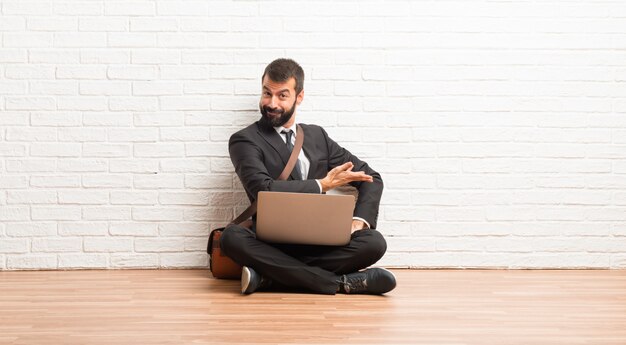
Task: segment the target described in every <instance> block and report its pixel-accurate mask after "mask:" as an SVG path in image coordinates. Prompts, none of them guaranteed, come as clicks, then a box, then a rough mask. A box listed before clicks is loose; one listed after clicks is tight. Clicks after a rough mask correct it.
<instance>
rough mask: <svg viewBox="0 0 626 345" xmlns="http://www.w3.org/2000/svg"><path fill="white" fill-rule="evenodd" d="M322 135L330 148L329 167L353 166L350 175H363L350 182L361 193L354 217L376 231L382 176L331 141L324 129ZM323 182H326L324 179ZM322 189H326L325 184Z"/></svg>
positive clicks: (381, 191)
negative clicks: (365, 222) (364, 221)
mask: <svg viewBox="0 0 626 345" xmlns="http://www.w3.org/2000/svg"><path fill="white" fill-rule="evenodd" d="M322 133H323V134H324V137H325V139H326V143H327V147H328V157H329V160H328V164H329V167H330V168H332V169H337V168H339V169H340V170H341V169H342V168H343V167H347V168H349V167H350V166H352V167H351V168H350V169H349V172H350V173H352V174H361V175H362V177H361V178H354V177H353V178H352V182H349V184H350V185H352V186H353V187H355V188H356V189H357V190H358V191H359V196H358V198H357V201H356V206H355V208H354V213H353V215H354V217H357V218H362V219H364V220H366V221H367V222H368V223H369V224H370V227H371V228H372V229H375V228H376V221H377V219H378V208H379V206H380V198H381V196H382V193H383V180H382V178H381V177H380V174H379V173H377V172H376V171H374V170H373V169H372V168H370V167H369V165H367V163H366V162H364V161H361V160H360V159H359V158H358V157H356V156H355V155H353V154H351V153H350V152H349V151H348V150H346V149H344V148H343V147H341V146H339V145H338V144H337V143H336V142H335V141H333V140H332V139H330V137H329V136H328V134H327V133H326V131H325V130H324V129H323V128H322ZM332 171H333V170H331V172H329V174H328V175H331V173H332ZM327 177H328V176H327ZM366 177H369V178H366ZM321 181H324V179H322V180H321ZM322 187H324V183H323V182H322Z"/></svg>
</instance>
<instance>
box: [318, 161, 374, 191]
mask: <svg viewBox="0 0 626 345" xmlns="http://www.w3.org/2000/svg"><path fill="white" fill-rule="evenodd" d="M352 168H354V164H352V162H348V163H344V164H342V165H340V166H338V167H335V168H333V169H332V170H331V171H329V172H328V174H326V177H324V178H323V179H321V180H319V181H320V184H321V185H322V192H327V191H329V190H331V189H333V188H335V187H339V186H343V185H346V184H348V183H350V182H354V181H362V182H373V181H374V179H373V178H372V176H370V175H367V174H365V172H364V171H356V172H355V171H352Z"/></svg>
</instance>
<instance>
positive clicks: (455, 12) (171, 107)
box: [0, 0, 626, 270]
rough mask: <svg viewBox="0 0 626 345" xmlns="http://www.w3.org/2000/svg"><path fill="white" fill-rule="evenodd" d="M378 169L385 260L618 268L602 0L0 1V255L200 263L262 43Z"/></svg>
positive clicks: (28, 263) (246, 112)
mask: <svg viewBox="0 0 626 345" xmlns="http://www.w3.org/2000/svg"><path fill="white" fill-rule="evenodd" d="M283 56H287V57H292V58H294V59H296V60H297V61H299V62H300V63H301V64H302V65H303V67H304V69H305V73H306V82H305V95H306V96H305V101H304V103H303V104H302V106H301V108H300V109H299V119H300V120H301V121H303V122H308V123H317V124H321V125H323V126H325V127H326V128H327V130H328V132H329V133H330V134H331V136H333V137H334V138H335V139H336V140H337V141H339V142H340V143H342V144H343V145H344V146H345V147H346V148H348V149H349V150H351V151H352V152H354V153H355V154H357V155H358V156H360V157H362V158H364V159H366V160H367V161H368V162H369V163H370V164H371V165H372V166H373V167H374V168H375V169H377V170H378V171H379V172H381V173H382V175H383V179H384V181H385V186H386V189H385V192H384V196H383V200H382V206H381V213H380V223H379V224H380V225H379V228H380V230H381V231H383V232H384V234H385V236H386V238H387V241H388V244H389V252H388V254H387V255H386V257H385V258H384V259H383V261H382V262H381V264H383V265H388V266H411V267H513V268H521V267H524V268H525V267H530V268H536V267H567V268H577V267H595V268H624V267H626V4H624V3H623V2H620V1H602V2H600V1H565V0H564V1H552V2H542V1H538V2H534V1H367V2H363V1H321V0H320V1H305V2H291V1H290V2H273V1H167V0H165V1H158V0H157V1H144V0H139V1H95V0H94V1H13V0H6V1H0V114H1V115H0V269H11V270H13V269H67V268H127V267H202V266H206V264H207V255H206V254H205V252H204V249H205V245H206V237H207V234H208V230H209V229H210V228H212V227H216V226H219V225H223V224H224V223H225V222H226V221H227V220H228V219H230V218H231V217H232V216H233V215H234V214H235V213H236V210H240V209H241V208H242V207H243V206H245V205H246V203H247V201H246V198H245V196H244V194H243V192H242V189H241V185H240V183H239V181H238V180H237V178H236V176H234V174H233V168H232V166H231V163H230V160H229V158H228V152H227V141H228V137H229V136H230V134H231V133H233V132H234V131H236V130H237V129H239V128H242V127H243V126H245V125H247V124H249V123H251V122H252V121H254V120H255V119H256V118H257V117H258V116H259V115H258V111H257V104H258V97H259V92H260V75H261V73H262V70H263V67H264V66H265V65H266V64H267V63H268V62H270V61H271V60H273V59H274V58H277V57H283Z"/></svg>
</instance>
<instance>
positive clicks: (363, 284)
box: [341, 275, 367, 293]
mask: <svg viewBox="0 0 626 345" xmlns="http://www.w3.org/2000/svg"><path fill="white" fill-rule="evenodd" d="M341 284H342V285H343V289H344V291H345V292H347V293H350V291H352V290H355V291H360V290H365V289H367V279H362V278H359V277H354V278H350V279H348V276H347V275H344V276H342V277H341Z"/></svg>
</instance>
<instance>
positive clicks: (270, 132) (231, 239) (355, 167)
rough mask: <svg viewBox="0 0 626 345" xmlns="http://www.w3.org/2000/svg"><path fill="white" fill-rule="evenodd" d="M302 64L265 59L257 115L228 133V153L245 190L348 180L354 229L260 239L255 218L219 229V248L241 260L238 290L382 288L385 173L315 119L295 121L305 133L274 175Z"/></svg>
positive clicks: (291, 125) (388, 280)
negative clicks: (320, 237)
mask: <svg viewBox="0 0 626 345" xmlns="http://www.w3.org/2000/svg"><path fill="white" fill-rule="evenodd" d="M303 86H304V71H303V70H302V67H300V65H298V63H296V62H295V61H293V60H291V59H277V60H275V61H273V62H271V63H270V64H269V65H268V66H267V67H266V68H265V71H264V73H263V76H262V90H261V100H260V102H259V108H260V111H261V118H260V119H259V120H258V121H257V122H255V123H253V124H251V125H250V126H248V127H246V128H244V129H242V130H240V131H239V132H237V133H235V134H233V135H232V136H231V138H230V141H229V143H228V148H229V152H230V158H231V160H232V162H233V165H234V167H235V172H236V173H237V175H238V176H239V179H240V180H241V182H242V184H243V186H244V188H245V190H246V193H247V195H248V198H249V199H250V201H253V200H255V199H256V197H257V193H258V192H260V191H279V192H296V193H325V192H327V191H329V190H331V189H333V188H336V187H339V186H343V185H347V184H349V185H352V186H354V187H356V189H357V190H358V192H359V193H358V198H357V201H356V206H355V208H354V213H353V221H352V235H351V240H350V242H349V243H348V244H347V245H345V246H313V245H293V244H271V243H266V242H263V241H260V240H258V239H257V238H256V235H255V226H254V225H253V226H252V228H251V229H247V228H245V227H242V226H240V225H234V224H233V225H229V226H228V227H226V229H225V230H224V232H223V234H222V238H221V241H220V246H221V249H222V251H223V252H224V254H226V255H228V256H229V257H230V258H232V259H233V260H234V261H235V262H237V263H239V264H240V265H242V266H243V271H242V277H241V292H242V293H243V294H250V293H253V292H255V291H263V290H269V289H272V287H290V288H296V289H304V290H308V291H310V292H314V293H321V294H335V293H349V294H350V293H358V294H383V293H386V292H389V291H391V290H392V289H394V288H395V286H396V279H395V277H394V275H393V274H392V273H391V272H390V271H388V270H385V269H383V268H369V269H366V268H367V267H369V266H370V265H372V264H374V263H376V262H377V261H378V260H379V259H380V258H381V257H382V256H383V254H384V253H385V251H386V249H387V244H386V242H385V239H384V238H383V236H382V235H381V234H380V233H379V232H378V231H377V230H375V229H376V221H377V218H378V207H379V204H380V197H381V195H382V191H383V181H382V179H381V177H380V174H378V173H377V172H376V171H374V170H373V169H372V168H371V167H369V165H367V163H365V162H364V161H362V160H360V159H359V158H357V157H356V156H354V155H353V154H351V153H350V152H348V150H346V149H344V148H342V147H341V146H339V145H338V144H337V143H336V142H334V141H333V140H332V139H331V138H330V137H329V136H328V134H327V133H326V131H325V130H324V129H323V128H321V127H319V126H315V125H305V124H300V125H301V128H302V131H303V132H304V133H305V140H304V144H303V147H302V150H301V151H300V154H299V156H298V161H297V163H296V166H295V168H294V169H293V171H292V173H291V176H290V177H289V178H288V179H287V180H276V179H277V177H278V176H279V174H280V173H281V172H282V170H283V169H284V167H285V164H286V163H287V161H288V159H289V156H290V153H291V149H292V148H293V145H294V143H295V136H297V135H298V133H297V132H296V124H297V120H296V110H297V107H298V106H299V105H300V103H302V100H303V99H304V88H303Z"/></svg>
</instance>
